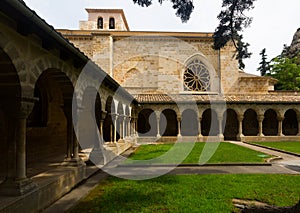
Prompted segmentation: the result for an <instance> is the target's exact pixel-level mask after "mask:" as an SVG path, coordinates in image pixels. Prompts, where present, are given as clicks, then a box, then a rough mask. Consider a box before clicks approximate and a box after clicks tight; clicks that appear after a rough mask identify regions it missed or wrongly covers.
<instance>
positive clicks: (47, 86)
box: [27, 69, 74, 170]
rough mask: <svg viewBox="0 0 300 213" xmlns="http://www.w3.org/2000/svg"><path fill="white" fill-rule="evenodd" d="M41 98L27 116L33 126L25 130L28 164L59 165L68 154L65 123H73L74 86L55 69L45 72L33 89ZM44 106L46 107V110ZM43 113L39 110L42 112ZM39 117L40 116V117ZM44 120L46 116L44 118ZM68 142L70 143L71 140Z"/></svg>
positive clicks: (63, 74)
mask: <svg viewBox="0 0 300 213" xmlns="http://www.w3.org/2000/svg"><path fill="white" fill-rule="evenodd" d="M35 88H36V90H39V91H40V92H39V93H36V94H40V97H37V98H40V99H39V100H38V101H36V102H35V105H34V107H33V110H32V112H31V114H30V115H29V119H28V120H29V122H32V123H33V124H35V125H32V127H29V128H27V162H28V168H29V170H30V168H31V166H30V165H31V163H34V162H39V163H47V162H49V161H50V162H53V163H54V162H55V163H58V162H61V161H63V160H64V158H65V154H66V153H67V146H68V140H69V139H70V137H68V134H73V133H71V132H69V131H68V129H67V128H68V127H67V124H68V120H69V122H70V120H71V119H72V97H73V92H74V88H73V84H72V82H71V80H70V79H69V78H68V77H67V76H66V75H65V73H63V72H61V71H60V70H57V69H47V70H45V71H44V72H42V74H41V75H40V76H39V78H38V79H37V81H36V85H35ZM45 105H46V107H45ZM41 109H42V110H41ZM41 113H42V114H41ZM44 113H46V114H47V117H46V119H47V120H46V121H44V123H39V121H35V120H34V119H35V118H37V117H39V116H44V115H43V114H44ZM44 117H45V116H44ZM70 140H71V139H70Z"/></svg>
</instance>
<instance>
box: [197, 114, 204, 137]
mask: <svg viewBox="0 0 300 213" xmlns="http://www.w3.org/2000/svg"><path fill="white" fill-rule="evenodd" d="M201 121H202V117H198V138H202V137H203V136H202V133H201Z"/></svg>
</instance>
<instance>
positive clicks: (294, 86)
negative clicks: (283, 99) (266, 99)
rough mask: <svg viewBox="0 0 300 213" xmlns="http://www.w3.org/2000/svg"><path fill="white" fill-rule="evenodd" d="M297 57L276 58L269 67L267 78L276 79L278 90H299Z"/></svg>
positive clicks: (299, 68)
mask: <svg viewBox="0 0 300 213" xmlns="http://www.w3.org/2000/svg"><path fill="white" fill-rule="evenodd" d="M298 60H299V59H298V57H294V58H292V59H290V58H287V57H276V58H275V59H273V60H272V63H271V65H270V74H268V75H269V76H271V77H273V78H276V79H277V80H278V84H277V85H276V89H278V90H300V65H299V64H298V63H297V62H298Z"/></svg>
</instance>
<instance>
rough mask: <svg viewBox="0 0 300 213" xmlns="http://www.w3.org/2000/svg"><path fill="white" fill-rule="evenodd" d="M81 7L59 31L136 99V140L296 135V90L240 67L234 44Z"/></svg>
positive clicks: (285, 137)
mask: <svg viewBox="0 0 300 213" xmlns="http://www.w3.org/2000/svg"><path fill="white" fill-rule="evenodd" d="M86 11H87V12H88V20H87V21H80V26H79V30H59V32H61V33H62V34H63V35H64V37H66V38H67V39H68V40H69V41H70V42H72V43H73V44H74V45H75V46H76V47H78V48H79V49H80V50H81V51H83V52H84V53H85V54H86V55H87V56H88V57H89V58H90V59H91V60H93V61H94V62H95V63H96V64H98V65H99V66H100V67H101V68H102V69H103V70H104V71H105V72H106V73H107V74H108V75H110V76H111V77H112V78H114V79H115V80H116V81H117V82H118V83H119V84H120V85H121V86H122V87H124V88H125V89H126V90H127V91H128V92H129V93H130V94H132V95H133V97H135V99H136V100H137V101H138V103H139V105H138V106H137V107H136V110H135V111H134V118H135V120H136V121H135V122H136V126H137V128H136V129H137V131H138V134H139V139H138V140H139V141H148V140H149V141H152V140H163V139H159V138H161V137H167V138H168V139H166V140H170V139H171V138H173V139H174V137H175V138H176V139H174V140H177V139H178V138H182V137H189V136H193V137H195V136H197V139H196V140H197V141H206V140H207V137H208V136H211V137H215V139H216V140H217V139H219V140H241V141H268V140H271V141H274V140H298V139H299V132H300V130H299V122H300V114H299V113H300V111H299V105H298V104H299V100H300V99H299V94H298V93H297V92H294V91H292V92H288V91H274V85H275V84H276V82H277V81H276V80H275V79H272V78H269V77H261V76H256V75H252V74H248V73H246V72H244V71H242V70H239V68H238V63H237V60H235V58H234V54H235V48H234V46H233V44H232V43H229V44H227V45H226V46H225V47H224V48H223V49H221V50H220V51H218V50H214V49H213V48H212V45H213V37H212V36H213V34H212V33H193V32H190V33H189V32H184V33H183V32H138V31H131V30H130V29H129V26H128V23H127V21H126V17H125V15H124V12H123V10H116V9H86ZM116 113H117V112H116ZM162 120H166V124H164V122H163V121H162ZM162 126H163V127H162ZM107 140H110V138H107ZM186 140H188V139H186Z"/></svg>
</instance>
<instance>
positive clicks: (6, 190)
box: [0, 178, 38, 196]
mask: <svg viewBox="0 0 300 213" xmlns="http://www.w3.org/2000/svg"><path fill="white" fill-rule="evenodd" d="M37 188H38V185H37V184H36V183H34V182H33V181H32V180H31V179H30V178H25V179H22V180H12V179H6V180H5V181H4V182H3V183H2V184H1V185H0V194H1V195H8V196H20V195H24V194H26V193H28V192H31V191H34V190H35V189H37Z"/></svg>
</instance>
